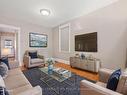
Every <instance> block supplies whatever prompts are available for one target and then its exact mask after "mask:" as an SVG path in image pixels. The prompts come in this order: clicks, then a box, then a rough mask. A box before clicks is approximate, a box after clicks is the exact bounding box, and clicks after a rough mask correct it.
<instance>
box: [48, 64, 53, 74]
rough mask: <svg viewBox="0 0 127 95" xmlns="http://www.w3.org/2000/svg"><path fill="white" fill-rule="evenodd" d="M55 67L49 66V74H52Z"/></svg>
mask: <svg viewBox="0 0 127 95" xmlns="http://www.w3.org/2000/svg"><path fill="white" fill-rule="evenodd" d="M52 71H53V65H48V74H52Z"/></svg>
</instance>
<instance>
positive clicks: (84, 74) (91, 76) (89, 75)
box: [21, 62, 99, 81]
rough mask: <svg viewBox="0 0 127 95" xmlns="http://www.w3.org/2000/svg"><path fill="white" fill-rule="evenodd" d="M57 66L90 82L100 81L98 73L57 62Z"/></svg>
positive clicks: (23, 68)
mask: <svg viewBox="0 0 127 95" xmlns="http://www.w3.org/2000/svg"><path fill="white" fill-rule="evenodd" d="M55 66H56V67H61V68H64V69H67V70H70V71H71V72H74V73H76V74H77V75H80V76H82V77H84V78H87V79H90V80H93V81H98V79H99V75H98V74H97V73H93V72H88V71H85V70H80V69H76V68H72V67H71V66H70V65H67V64H64V63H60V62H57V63H56V64H55ZM21 70H22V71H24V70H27V68H25V67H24V66H23V67H21Z"/></svg>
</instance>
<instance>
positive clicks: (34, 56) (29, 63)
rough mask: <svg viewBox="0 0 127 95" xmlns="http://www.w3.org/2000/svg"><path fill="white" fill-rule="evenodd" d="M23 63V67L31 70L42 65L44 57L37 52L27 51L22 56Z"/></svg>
mask: <svg viewBox="0 0 127 95" xmlns="http://www.w3.org/2000/svg"><path fill="white" fill-rule="evenodd" d="M23 62H24V65H25V67H27V68H32V67H37V66H40V65H44V64H45V61H44V56H42V55H39V54H38V53H37V50H27V51H26V52H25V54H24V58H23Z"/></svg>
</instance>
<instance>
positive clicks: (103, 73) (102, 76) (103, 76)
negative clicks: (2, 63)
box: [98, 68, 114, 83]
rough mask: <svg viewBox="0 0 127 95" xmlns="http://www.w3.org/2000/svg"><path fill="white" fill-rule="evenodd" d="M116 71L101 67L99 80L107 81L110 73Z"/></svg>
mask: <svg viewBox="0 0 127 95" xmlns="http://www.w3.org/2000/svg"><path fill="white" fill-rule="evenodd" d="M113 72H114V70H110V69H105V68H101V69H99V72H98V73H99V81H100V82H104V83H107V82H108V79H109V77H110V75H111V74H112V73H113Z"/></svg>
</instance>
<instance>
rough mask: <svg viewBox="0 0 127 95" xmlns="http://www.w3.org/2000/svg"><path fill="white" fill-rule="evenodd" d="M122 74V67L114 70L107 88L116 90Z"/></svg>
mask: <svg viewBox="0 0 127 95" xmlns="http://www.w3.org/2000/svg"><path fill="white" fill-rule="evenodd" d="M120 75H121V69H118V70H116V71H114V72H113V73H112V75H111V76H110V78H109V80H108V83H107V87H106V88H108V89H110V90H113V91H116V89H117V85H118V82H119V77H120Z"/></svg>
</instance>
